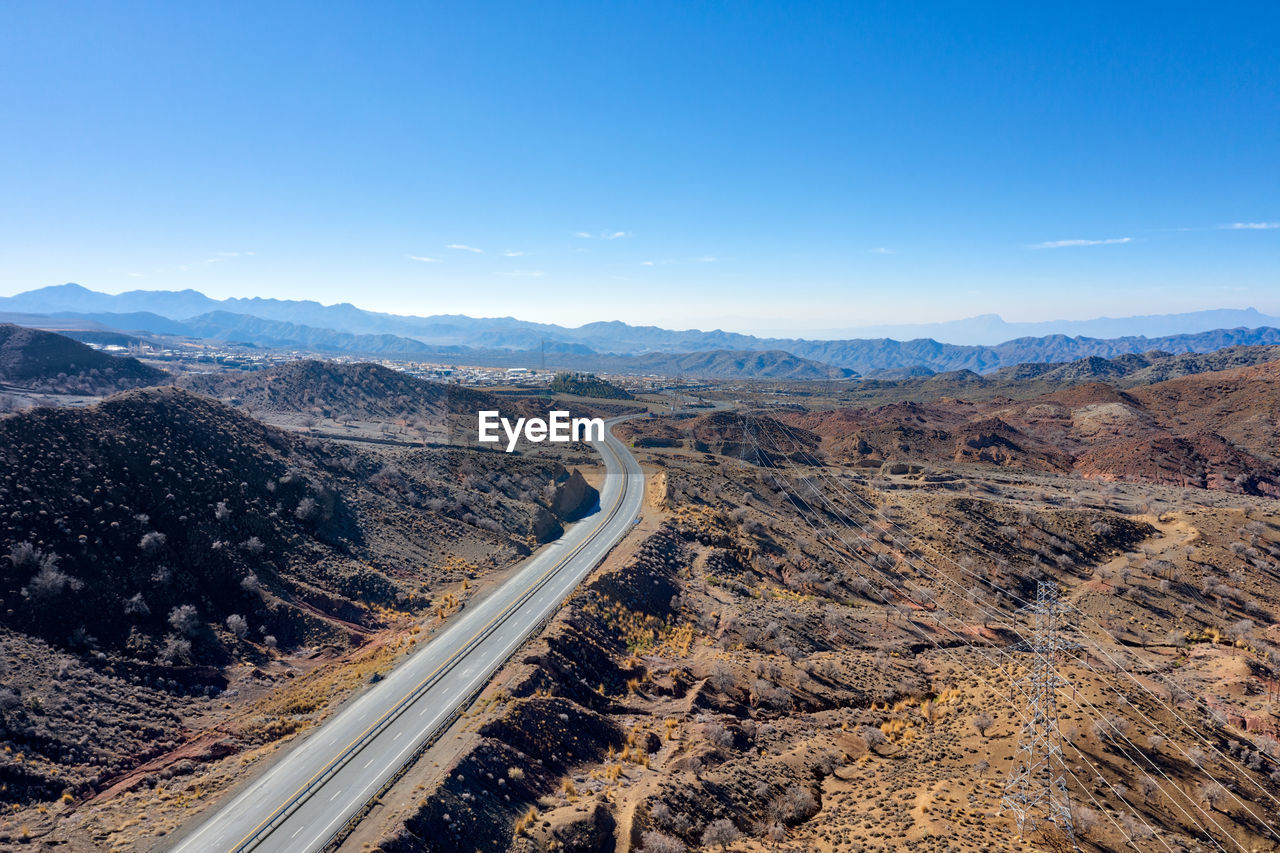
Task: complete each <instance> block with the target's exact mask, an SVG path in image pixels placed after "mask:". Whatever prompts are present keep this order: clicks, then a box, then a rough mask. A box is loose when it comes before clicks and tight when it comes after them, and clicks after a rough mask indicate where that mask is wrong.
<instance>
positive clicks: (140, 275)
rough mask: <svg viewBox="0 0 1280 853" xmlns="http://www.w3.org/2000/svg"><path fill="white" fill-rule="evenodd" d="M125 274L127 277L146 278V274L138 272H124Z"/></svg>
mask: <svg viewBox="0 0 1280 853" xmlns="http://www.w3.org/2000/svg"><path fill="white" fill-rule="evenodd" d="M125 275H127V276H129V278H146V276H145V275H143V274H142V273H140V272H131V273H125Z"/></svg>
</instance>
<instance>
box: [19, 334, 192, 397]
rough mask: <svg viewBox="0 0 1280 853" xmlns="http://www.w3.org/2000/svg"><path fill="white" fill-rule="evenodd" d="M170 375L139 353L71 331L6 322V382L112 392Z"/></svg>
mask: <svg viewBox="0 0 1280 853" xmlns="http://www.w3.org/2000/svg"><path fill="white" fill-rule="evenodd" d="M168 378H169V375H168V374H167V373H165V372H164V371H163V370H157V369H156V368H154V367H150V366H148V365H145V364H143V363H142V362H140V361H138V360H137V359H136V358H120V357H116V356H113V355H108V354H107V353H104V352H99V351H98V350H95V349H93V348H92V347H89V346H86V345H85V344H82V343H80V342H79V341H76V340H72V339H71V338H69V337H66V336H65V335H59V334H56V333H54V332H45V331H41V330H40V329H29V328H25V327H22V326H14V325H11V324H8V323H2V324H0V382H4V383H8V384H10V385H14V386H17V387H19V388H23V389H27V390H32V391H42V392H57V393H63V394H104V393H105V394H109V393H112V392H114V391H120V390H123V389H126V388H137V387H141V386H144V385H157V384H159V383H161V382H164V381H166V380H167V379H168Z"/></svg>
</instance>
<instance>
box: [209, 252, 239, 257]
mask: <svg viewBox="0 0 1280 853" xmlns="http://www.w3.org/2000/svg"><path fill="white" fill-rule="evenodd" d="M214 254H215V255H217V256H218V257H220V258H238V257H240V253H239V252H214Z"/></svg>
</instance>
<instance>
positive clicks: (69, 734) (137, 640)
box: [0, 387, 594, 802]
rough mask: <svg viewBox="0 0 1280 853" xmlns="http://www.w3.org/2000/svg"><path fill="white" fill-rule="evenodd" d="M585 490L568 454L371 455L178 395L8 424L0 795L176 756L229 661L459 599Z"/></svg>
mask: <svg viewBox="0 0 1280 853" xmlns="http://www.w3.org/2000/svg"><path fill="white" fill-rule="evenodd" d="M593 494H594V492H593V490H591V489H590V487H589V486H587V485H586V484H585V483H583V482H582V477H581V475H580V474H579V475H576V476H575V474H574V472H570V471H568V470H566V469H565V468H563V467H562V466H560V465H558V464H557V463H555V462H551V461H538V460H534V459H529V458H523V457H519V456H507V455H506V454H498V453H481V452H476V451H470V450H464V449H461V448H451V449H437V450H431V449H419V450H407V449H393V448H387V449H381V448H378V449H374V450H371V451H369V452H365V451H362V450H357V449H353V448H351V447H350V446H346V445H340V444H329V443H324V442H321V441H318V440H316V439H314V438H310V437H307V436H303V435H299V434H296V433H288V432H285V431H281V430H277V429H274V428H271V427H268V426H266V425H264V424H262V423H260V422H258V421H256V420H254V419H252V418H250V417H248V416H246V415H244V414H243V413H241V412H239V411H237V410H236V409H233V408H231V407H228V406H226V405H224V404H222V403H219V402H217V401H214V400H211V399H209V398H205V397H201V396H198V395H195V394H192V393H189V392H187V391H184V390H180V389H175V388H171V387H170V388H160V389H148V390H135V391H129V392H126V393H124V394H120V395H117V396H114V397H111V398H109V399H107V400H106V401H104V402H102V403H100V404H98V405H96V406H93V407H90V408H85V409H72V408H36V409H32V410H29V411H27V412H23V413H20V414H15V415H10V416H7V417H3V418H0V542H3V543H4V549H3V552H2V553H0V645H2V646H3V647H4V650H5V651H4V655H3V660H4V664H3V667H2V671H3V674H4V683H3V687H2V688H0V740H3V741H4V742H5V744H6V745H7V746H8V747H9V748H10V749H9V750H6V753H5V757H4V758H0V785H5V786H7V787H3V788H0V791H3V793H0V800H2V801H4V802H31V801H33V800H34V801H40V800H51V799H53V798H55V797H57V796H58V794H59V793H60V792H62V791H63V790H69V791H70V792H71V793H72V795H78V794H80V793H83V792H87V791H90V790H93V789H96V788H98V787H99V786H100V785H103V784H107V783H108V782H110V781H111V780H112V779H114V778H116V777H118V776H119V775H120V774H122V773H125V772H127V771H129V770H130V769H131V768H133V767H135V766H136V765H138V764H139V763H141V762H143V761H145V760H147V759H148V758H150V757H151V756H153V755H154V754H156V753H157V752H158V751H159V752H163V751H164V750H166V749H169V748H172V747H173V746H174V745H176V744H177V743H178V742H180V741H181V740H182V739H183V737H184V732H185V731H186V726H187V723H186V722H185V720H186V715H187V714H188V713H189V712H191V711H192V709H193V706H192V703H193V702H197V701H198V699H199V698H201V697H206V696H213V695H217V694H219V693H220V692H221V691H222V690H224V689H225V688H226V687H227V685H228V675H227V667H228V665H232V664H236V663H237V662H248V663H250V664H254V665H257V666H261V667H266V666H268V663H269V662H270V661H271V660H273V659H274V657H275V656H276V655H277V654H286V653H288V654H292V653H293V650H295V649H298V648H300V647H329V648H332V649H335V650H339V651H341V650H345V649H348V648H353V647H356V646H359V645H360V644H362V643H364V642H366V640H367V639H368V638H369V637H371V636H373V635H374V634H375V633H376V632H377V631H379V630H381V629H383V628H385V627H387V625H388V624H389V620H392V619H394V618H396V614H403V615H408V614H421V613H424V612H425V613H430V612H433V611H434V610H435V609H436V608H440V607H444V608H447V607H449V606H456V601H453V600H452V599H450V598H449V597H448V596H446V595H445V589H446V588H448V589H449V591H450V594H451V595H452V594H454V593H456V592H457V590H458V583H459V582H460V581H464V580H465V579H483V578H485V577H486V576H487V575H488V573H490V572H492V571H494V570H496V569H497V568H500V567H505V566H507V565H509V564H510V563H512V562H513V561H515V560H516V559H518V558H519V557H520V556H522V555H523V554H526V553H528V551H529V549H530V547H531V545H532V544H534V543H535V542H536V541H538V540H544V541H545V540H546V539H550V538H554V537H555V536H557V535H558V534H559V532H560V530H561V529H562V528H561V522H562V518H561V517H560V516H558V515H557V514H556V513H562V514H563V515H564V517H570V516H576V515H577V514H579V513H580V512H581V511H582V505H583V503H584V502H592V501H593ZM462 588H463V589H465V588H466V585H465V583H464V584H463V587H462ZM451 602H452V604H451ZM59 673H61V674H59ZM264 677H265V676H264ZM108 696H109V697H110V699H109V700H108V699H106V698H105V697H108ZM86 706H87V707H88V708H89V709H90V711H89V712H87V713H86V712H84V711H83V709H84V708H85V707H86ZM228 707H230V705H228ZM318 707H319V704H318V703H317V702H316V701H312V702H311V703H310V704H305V703H304V704H300V705H296V706H290V708H289V709H287V710H280V711H277V712H275V715H274V716H273V717H271V718H270V719H260V720H256V721H251V725H250V724H246V725H249V728H247V729H245V730H243V731H242V734H241V735H237V736H236V737H241V736H242V737H244V738H247V739H248V742H253V741H254V740H255V739H267V740H270V739H271V738H273V737H278V736H280V735H282V734H286V733H288V732H291V731H294V730H296V729H297V728H298V727H300V726H305V725H306V724H307V721H308V720H309V719H310V715H311V714H312V713H313V712H314V711H315V710H316V709H317V708H318ZM73 709H79V710H75V711H74V712H73ZM72 717H74V719H71V718H72ZM231 740H232V741H235V738H234V737H233V738H232V739H231ZM237 743H238V742H237ZM226 748H228V749H231V750H232V751H235V750H236V749H239V748H241V746H236V745H232V746H229V747H226ZM13 755H17V756H18V757H19V758H18V759H17V761H18V762H20V766H19V765H18V764H16V763H15V761H14V760H13V759H12V756H13Z"/></svg>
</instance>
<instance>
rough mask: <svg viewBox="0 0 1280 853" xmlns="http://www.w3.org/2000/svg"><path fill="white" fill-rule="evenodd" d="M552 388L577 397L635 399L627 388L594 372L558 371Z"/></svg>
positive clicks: (559, 392) (560, 392) (552, 381)
mask: <svg viewBox="0 0 1280 853" xmlns="http://www.w3.org/2000/svg"><path fill="white" fill-rule="evenodd" d="M551 390H552V391H553V392H554V393H557V394H573V395H574V396H577V397H596V398H599V399H603V400H634V399H635V397H634V396H633V395H632V394H631V393H630V392H628V391H627V390H626V389H625V388H620V387H619V386H617V385H614V384H613V383H612V382H609V381H607V380H604V379H601V378H600V377H598V376H596V375H595V374H594V373H557V374H556V375H555V378H554V379H552V380H551Z"/></svg>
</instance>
